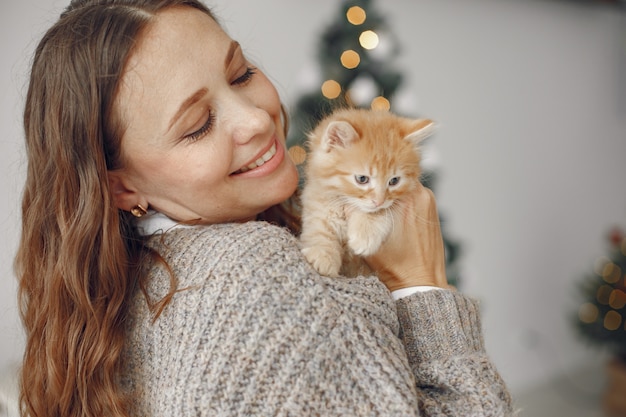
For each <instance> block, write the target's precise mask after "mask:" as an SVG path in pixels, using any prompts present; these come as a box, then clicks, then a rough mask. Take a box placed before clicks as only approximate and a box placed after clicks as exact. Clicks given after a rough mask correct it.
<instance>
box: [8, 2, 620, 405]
mask: <svg viewBox="0 0 626 417" xmlns="http://www.w3.org/2000/svg"><path fill="white" fill-rule="evenodd" d="M65 4H66V1H59V0H22V1H20V2H3V3H2V5H1V6H0V21H1V22H0V45H2V46H1V49H0V50H1V52H2V56H3V59H2V61H1V62H0V93H1V96H0V106H1V107H0V131H1V134H0V159H1V161H2V163H1V165H0V170H1V171H0V193H1V194H2V195H3V196H4V197H3V198H2V199H1V201H0V233H1V235H2V238H1V239H0V257H1V259H0V268H1V269H0V334H2V337H1V338H0V369H2V368H4V367H5V366H7V365H8V364H9V363H11V362H15V361H18V360H19V357H20V355H21V352H20V349H21V346H22V337H21V331H20V324H19V320H18V316H17V313H16V302H15V288H16V285H15V280H14V277H13V272H12V262H13V255H14V251H15V247H16V244H17V237H18V231H19V227H18V222H19V198H20V188H21V184H22V181H23V175H24V163H23V155H22V137H21V136H22V130H21V125H20V123H21V120H20V118H21V111H22V102H23V101H22V100H23V96H24V94H25V87H26V71H27V67H28V62H29V59H30V55H31V53H32V50H33V48H34V46H35V44H36V42H37V40H38V39H39V37H40V35H41V32H42V30H43V29H44V28H45V27H47V26H48V25H49V24H50V23H51V22H52V21H54V20H55V18H56V16H57V14H58V13H59V12H60V10H61V8H62V7H63V6H65ZM207 4H209V5H212V6H213V8H214V11H215V12H216V14H217V15H218V16H219V17H220V18H221V21H222V23H223V24H224V26H225V27H226V28H227V30H228V31H229V32H230V33H231V35H232V36H233V37H235V38H237V39H238V40H239V41H240V42H241V43H242V44H243V45H244V49H245V50H246V52H247V53H248V55H249V56H250V57H251V58H252V59H254V60H255V61H256V63H257V64H258V65H259V66H260V67H261V68H263V69H264V70H265V71H266V72H268V73H269V74H270V76H271V77H272V78H273V79H274V80H275V82H276V83H277V86H278V88H279V91H280V92H281V94H282V95H283V98H284V101H285V102H286V103H287V104H292V103H293V101H294V100H295V99H296V98H297V96H298V94H299V93H300V92H301V90H302V89H303V88H304V87H305V86H306V85H307V82H308V81H307V80H309V81H310V79H311V65H313V64H315V62H316V61H315V53H316V43H317V40H318V37H319V35H320V33H321V32H322V31H323V30H324V28H325V27H326V25H327V24H328V23H329V22H330V20H332V19H333V18H334V16H335V14H336V13H337V8H338V4H339V1H338V0H317V1H316V2H293V1H290V0H266V1H263V2H257V1H251V0H219V1H218V0H215V1H207ZM378 7H379V9H380V11H381V12H383V13H384V14H385V15H387V18H388V21H390V22H393V26H394V30H395V35H396V36H397V37H398V38H399V39H400V42H401V43H402V56H401V58H400V65H399V69H400V70H402V71H403V73H404V76H405V87H404V88H405V89H406V91H405V93H406V94H407V95H409V96H411V97H412V101H413V103H414V107H415V111H416V112H418V113H419V114H420V115H423V116H428V117H431V118H434V119H436V120H437V121H439V122H440V123H441V125H442V127H441V130H440V132H439V134H438V135H437V136H436V138H435V139H434V140H433V141H432V144H431V146H432V147H433V148H434V149H435V151H436V154H437V155H438V160H439V164H438V172H439V175H440V180H439V182H438V184H437V189H436V191H437V195H438V198H439V206H440V209H441V211H442V212H443V213H444V215H445V218H446V219H447V223H448V224H447V225H446V227H447V230H448V232H449V234H450V235H451V236H453V237H454V238H457V239H459V240H460V241H461V243H462V244H463V258H462V261H461V262H462V271H463V277H462V287H463V289H464V291H465V292H467V293H469V294H471V295H473V296H476V297H478V298H480V299H481V300H482V304H483V309H484V329H485V338H486V343H487V348H488V351H489V353H490V354H491V356H492V358H493V360H494V361H495V362H496V365H497V366H498V368H499V369H500V371H501V372H502V374H503V376H504V378H505V379H506V380H507V382H508V383H509V385H510V387H511V388H512V390H513V391H514V393H518V392H523V391H525V390H527V389H529V388H532V387H534V386H537V385H538V384H541V383H543V382H544V381H547V380H549V379H551V378H554V377H556V376H562V375H565V376H567V375H568V373H569V372H571V370H573V369H578V368H579V367H580V366H584V365H586V364H589V363H593V362H594V360H593V358H595V357H596V356H597V355H596V352H595V351H593V350H590V349H588V348H586V347H585V346H584V345H583V344H582V343H581V341H580V340H579V339H578V337H576V336H575V335H574V334H573V332H572V327H571V320H570V313H571V312H573V311H574V309H575V306H576V303H575V293H576V284H577V282H578V281H579V280H580V278H581V277H582V275H583V274H584V273H586V272H588V271H589V270H590V269H591V266H592V263H593V261H594V260H595V258H596V257H597V256H599V255H602V254H604V253H605V251H604V250H605V246H604V238H605V233H606V232H607V231H608V229H609V228H610V227H612V226H613V225H626V191H625V187H624V182H625V180H626V162H625V160H624V159H625V157H626V16H625V14H624V13H625V11H623V10H622V11H618V9H617V8H614V7H609V6H605V5H599V4H598V3H595V2H593V1H592V0H589V1H571V2H569V1H557V0H555V1H548V0H545V1H539V0H472V1H467V0H445V1H441V0H411V1H409V0H385V1H380V2H378ZM583 384H584V383H583ZM582 388H583V389H586V388H588V387H582ZM592 388H593V387H592Z"/></svg>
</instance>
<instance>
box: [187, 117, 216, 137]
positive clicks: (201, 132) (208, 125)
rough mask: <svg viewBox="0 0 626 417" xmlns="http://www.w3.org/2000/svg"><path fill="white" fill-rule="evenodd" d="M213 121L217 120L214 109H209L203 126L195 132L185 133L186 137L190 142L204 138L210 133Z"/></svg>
mask: <svg viewBox="0 0 626 417" xmlns="http://www.w3.org/2000/svg"><path fill="white" fill-rule="evenodd" d="M213 122H215V114H213V111H212V110H209V114H208V116H207V120H206V122H204V124H203V125H202V127H201V128H200V129H198V130H196V131H195V132H193V133H190V134H188V135H185V137H184V139H187V140H188V141H190V142H195V141H197V140H198V139H200V138H202V137H203V136H204V135H206V134H207V133H209V131H210V130H211V128H212V127H213Z"/></svg>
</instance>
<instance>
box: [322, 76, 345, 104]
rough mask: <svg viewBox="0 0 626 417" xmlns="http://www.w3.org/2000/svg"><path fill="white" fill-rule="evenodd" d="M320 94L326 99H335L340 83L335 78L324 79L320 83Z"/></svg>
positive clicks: (339, 89)
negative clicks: (322, 82)
mask: <svg viewBox="0 0 626 417" xmlns="http://www.w3.org/2000/svg"><path fill="white" fill-rule="evenodd" d="M322 94H323V95H324V97H326V98H327V99H330V100H332V99H335V98H337V97H339V94H341V85H339V83H338V82H337V81H335V80H326V81H324V84H322Z"/></svg>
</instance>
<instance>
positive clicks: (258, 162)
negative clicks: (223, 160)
mask: <svg viewBox="0 0 626 417" xmlns="http://www.w3.org/2000/svg"><path fill="white" fill-rule="evenodd" d="M274 155H276V142H274V143H273V144H272V146H271V147H270V148H269V149H268V150H267V151H266V152H265V153H264V154H263V155H261V156H260V157H259V158H257V159H256V160H255V161H253V162H251V163H249V164H248V165H246V166H245V167H242V168H240V169H238V170H237V171H235V172H233V173H232V175H236V174H243V173H244V172H247V171H250V170H251V169H255V168H258V167H260V166H262V165H263V164H265V163H266V162H267V161H269V160H270V159H272V158H273V157H274Z"/></svg>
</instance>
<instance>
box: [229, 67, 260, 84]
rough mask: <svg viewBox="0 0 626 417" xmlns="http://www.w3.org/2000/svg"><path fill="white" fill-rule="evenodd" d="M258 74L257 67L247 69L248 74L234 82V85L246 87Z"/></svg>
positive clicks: (245, 73)
mask: <svg viewBox="0 0 626 417" xmlns="http://www.w3.org/2000/svg"><path fill="white" fill-rule="evenodd" d="M256 73H257V69H256V68H255V67H247V68H246V72H244V73H243V75H242V76H241V77H239V78H237V79H236V80H235V81H233V82H232V84H233V85H245V84H247V83H248V82H249V81H250V80H251V79H252V77H253V76H254V74H256Z"/></svg>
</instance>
